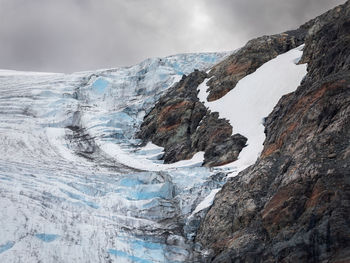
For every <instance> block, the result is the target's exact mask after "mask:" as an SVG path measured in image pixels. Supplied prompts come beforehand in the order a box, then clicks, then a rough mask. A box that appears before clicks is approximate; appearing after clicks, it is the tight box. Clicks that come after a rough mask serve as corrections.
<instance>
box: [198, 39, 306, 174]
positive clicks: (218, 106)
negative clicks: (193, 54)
mask: <svg viewBox="0 0 350 263" xmlns="http://www.w3.org/2000/svg"><path fill="white" fill-rule="evenodd" d="M302 48H303V46H300V47H298V48H295V49H293V50H290V51H289V52H286V53H284V54H282V55H279V56H277V57H276V58H275V59H272V60H270V61H268V62H266V63H265V64H263V65H262V66H261V67H260V68H258V69H257V70H256V71H255V72H254V73H252V74H250V75H248V76H246V77H245V78H243V79H241V80H240V81H239V82H238V83H237V85H236V87H235V88H234V89H232V90H231V91H230V92H228V93H227V94H226V95H225V96H224V97H222V98H221V99H218V100H216V101H213V102H208V101H207V99H206V98H207V95H208V94H207V92H206V90H207V88H208V87H207V85H206V83H207V81H208V80H207V81H204V82H203V83H202V84H201V85H199V87H198V89H199V95H198V98H199V99H200V101H203V102H204V104H205V106H207V107H208V108H209V109H210V110H211V111H212V112H219V116H220V118H225V119H228V120H229V121H230V124H231V125H232V127H233V134H235V133H240V134H242V135H244V136H245V137H247V138H248V142H247V144H248V146H247V147H245V148H243V150H242V152H241V153H240V155H239V158H238V160H237V161H235V162H233V163H230V164H227V165H224V166H223V167H226V168H228V167H229V168H232V169H233V170H234V171H235V172H234V173H232V174H231V175H230V176H235V175H237V174H238V173H239V172H240V171H242V170H243V169H245V168H246V167H248V166H250V165H252V164H254V162H255V161H256V160H257V158H258V157H259V155H260V153H261V151H262V150H263V142H264V140H265V134H264V126H263V125H262V120H263V119H264V118H265V117H267V116H268V115H269V113H270V112H271V111H272V110H273V107H274V106H275V105H276V104H277V102H278V101H279V99H280V98H281V97H282V96H283V95H285V94H287V93H290V92H293V91H295V90H296V88H297V87H298V86H299V84H300V82H301V80H302V79H303V77H304V76H305V75H306V73H307V71H306V66H307V65H306V64H302V65H296V62H297V61H299V59H300V57H301V56H302V53H303V52H302Z"/></svg>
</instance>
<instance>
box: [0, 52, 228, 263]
mask: <svg viewBox="0 0 350 263" xmlns="http://www.w3.org/2000/svg"><path fill="white" fill-rule="evenodd" d="M228 54H229V53H201V54H181V55H175V56H170V57H166V58H153V59H147V60H145V61H143V62H142V63H140V64H138V65H135V66H131V67H125V68H116V69H106V70H97V71H88V72H78V73H73V74H55V73H35V72H18V71H9V70H0V149H1V154H0V196H1V199H0V200H1V202H0V210H1V213H0V223H1V231H0V262H118V263H120V262H121V263H122V262H142V263H147V262H189V261H191V260H192V259H193V254H194V252H193V251H195V250H196V247H195V246H194V244H193V243H192V237H193V232H194V231H195V229H196V227H197V226H198V222H199V221H198V220H199V219H198V216H196V213H197V211H194V210H195V208H196V206H197V205H198V204H200V203H201V202H202V201H203V200H204V199H205V197H206V196H207V195H208V194H209V193H210V192H211V191H212V190H213V189H218V188H220V187H221V186H222V185H223V183H224V181H225V175H224V174H223V173H220V172H216V171H211V170H209V169H207V168H204V167H200V164H201V161H202V153H199V154H197V155H196V157H195V158H193V159H192V160H188V161H183V162H179V163H175V164H172V165H166V164H163V163H162V162H161V161H160V160H159V157H160V156H161V155H162V148H161V147H158V146H155V145H152V144H147V145H146V146H144V145H143V146H140V141H138V140H137V139H135V137H134V135H135V132H136V131H137V129H138V127H139V125H140V124H141V122H142V119H143V117H144V115H145V114H146V113H147V112H148V111H149V110H150V108H151V107H152V106H153V105H154V104H155V102H156V100H157V99H158V98H159V97H160V96H161V95H162V94H163V93H164V92H165V91H166V90H167V89H168V88H169V87H170V86H172V85H173V84H174V83H175V82H177V81H178V80H179V79H180V78H181V77H182V74H189V73H191V72H192V71H193V70H194V69H199V70H206V69H208V68H210V67H211V66H212V65H214V64H216V63H217V62H219V61H220V60H222V59H223V58H224V57H226V56H227V55H228ZM198 212H199V213H200V211H198Z"/></svg>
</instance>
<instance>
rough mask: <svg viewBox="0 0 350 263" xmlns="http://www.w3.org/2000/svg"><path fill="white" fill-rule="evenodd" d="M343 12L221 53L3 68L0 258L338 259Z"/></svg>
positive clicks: (343, 155)
mask: <svg viewBox="0 0 350 263" xmlns="http://www.w3.org/2000/svg"><path fill="white" fill-rule="evenodd" d="M349 17H350V1H347V2H346V3H345V4H344V5H341V6H339V7H336V8H334V9H332V10H330V11H328V12H326V13H325V14H323V15H321V16H319V17H317V18H315V19H313V20H311V21H309V22H307V23H305V24H304V25H302V26H300V27H299V28H298V29H296V30H290V31H286V32H284V33H281V34H276V35H271V36H263V37H259V38H256V39H253V40H251V41H249V42H248V43H247V44H246V45H245V46H243V47H242V48H240V49H239V50H236V51H235V52H231V53H202V54H183V55H176V56H170V57H166V58H155V59H148V60H145V61H144V62H142V63H140V64H139V65H135V66H132V67H127V68H118V69H107V70H99V71H91V72H79V73H74V74H68V75H67V74H53V73H47V74H44V73H35V72H16V71H0V149H1V154H0V197H1V199H0V201H1V202H0V211H1V213H0V223H1V226H2V229H1V230H0V262H118V263H123V262H140V263H151V262H152V263H153V262H174V263H175V262H216V263H221V262H349V260H350V255H349V248H350V238H349V237H350V234H349V233H350V225H349V220H348V219H349V214H350V206H349V203H350V184H349V182H350V181H349V175H350V170H349V163H350V133H349V130H350V93H349V92H350V88H349V87H350V77H349V76H350V60H349V58H350V52H349V50H350V49H349V45H350V40H349V32H350V31H349V28H350V27H349V25H350V23H349V21H350V20H349ZM227 178H228V179H227Z"/></svg>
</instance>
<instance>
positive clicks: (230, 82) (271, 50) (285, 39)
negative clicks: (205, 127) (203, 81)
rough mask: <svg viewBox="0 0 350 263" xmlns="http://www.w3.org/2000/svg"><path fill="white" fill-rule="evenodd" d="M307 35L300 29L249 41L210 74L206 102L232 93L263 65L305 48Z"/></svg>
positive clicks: (302, 28) (304, 30)
mask: <svg viewBox="0 0 350 263" xmlns="http://www.w3.org/2000/svg"><path fill="white" fill-rule="evenodd" d="M306 32H307V30H306V28H304V27H301V28H299V29H298V30H293V31H288V32H285V33H282V34H277V35H272V36H263V37H259V38H256V39H253V40H251V41H249V42H248V43H247V44H246V45H245V46H244V47H242V48H241V49H239V50H238V51H237V52H235V53H234V54H232V55H231V56H230V57H228V58H227V59H225V60H224V61H222V62H221V63H219V64H218V65H216V66H214V67H213V69H212V70H211V71H210V73H209V77H211V79H210V80H209V81H208V82H207V85H208V86H209V87H208V91H209V95H208V98H207V100H208V101H214V100H217V99H220V98H221V97H223V96H224V95H226V93H227V92H229V91H230V90H232V89H233V88H234V87H235V86H236V84H237V83H238V81H239V80H241V79H242V78H244V77H245V76H247V75H249V74H251V73H253V72H254V71H256V70H257V69H258V68H259V67H260V66H261V65H262V64H264V63H266V62H268V61H269V60H271V59H273V58H275V57H277V56H278V55H280V54H282V53H285V52H287V51H289V50H290V49H293V48H295V47H298V46H300V45H301V44H303V43H304V40H305V36H306Z"/></svg>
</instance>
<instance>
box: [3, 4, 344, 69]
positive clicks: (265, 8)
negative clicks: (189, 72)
mask: <svg viewBox="0 0 350 263" xmlns="http://www.w3.org/2000/svg"><path fill="white" fill-rule="evenodd" d="M344 2H345V0H0V68H2V69H18V70H32V71H51V72H73V71H81V70H90V69H98V68H108V67H118V66H128V65H132V64H135V63H139V62H141V61H142V60H143V59H145V58H148V57H156V56H157V57H159V56H167V55H172V54H176V53H184V52H204V51H205V52H206V51H226V50H233V49H236V48H238V47H240V46H242V45H244V44H245V42H247V41H248V40H249V39H251V38H253V37H257V36H261V35H264V34H272V33H279V32H282V31H285V30H288V29H293V28H296V27H297V26H299V25H300V24H302V23H304V22H306V21H307V20H309V19H311V18H314V17H315V16H317V15H319V14H321V13H323V12H324V11H327V10H328V9H330V8H332V7H334V6H336V5H338V4H341V3H344Z"/></svg>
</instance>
